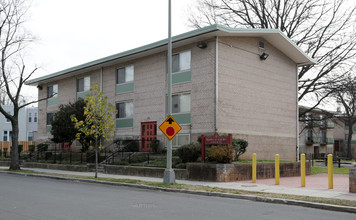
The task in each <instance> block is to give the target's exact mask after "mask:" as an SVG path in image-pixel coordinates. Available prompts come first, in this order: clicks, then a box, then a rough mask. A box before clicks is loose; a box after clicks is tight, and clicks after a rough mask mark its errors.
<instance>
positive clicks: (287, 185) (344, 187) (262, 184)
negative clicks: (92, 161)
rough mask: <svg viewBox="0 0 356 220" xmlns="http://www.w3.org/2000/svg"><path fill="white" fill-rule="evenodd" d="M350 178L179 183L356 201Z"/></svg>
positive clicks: (71, 172)
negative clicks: (331, 181)
mask: <svg viewBox="0 0 356 220" xmlns="http://www.w3.org/2000/svg"><path fill="white" fill-rule="evenodd" d="M0 169H8V167H0ZM22 169H24V170H32V171H37V172H43V173H55V174H67V175H75V176H89V177H94V172H73V171H64V170H50V169H39V168H22ZM98 176H99V177H103V178H114V179H134V180H142V181H150V182H162V181H163V179H162V178H153V177H141V176H124V175H111V174H103V173H99V174H98ZM348 178H349V177H348V175H341V174H334V189H328V176H327V174H317V175H310V176H307V177H306V187H300V177H283V178H281V179H280V185H278V186H277V185H274V179H263V180H257V183H252V182H251V181H238V182H203V181H189V180H176V183H180V184H189V185H201V186H210V187H219V188H226V189H237V190H245V191H253V192H265V193H278V194H288V195H299V196H309V197H322V198H330V199H345V200H354V201H356V193H349V192H348V191H349V179H348Z"/></svg>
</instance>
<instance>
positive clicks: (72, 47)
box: [27, 0, 195, 78]
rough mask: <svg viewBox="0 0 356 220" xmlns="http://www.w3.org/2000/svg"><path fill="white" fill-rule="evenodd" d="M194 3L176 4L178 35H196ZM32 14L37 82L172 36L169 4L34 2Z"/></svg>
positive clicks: (157, 0)
mask: <svg viewBox="0 0 356 220" xmlns="http://www.w3.org/2000/svg"><path fill="white" fill-rule="evenodd" d="M194 1H195V0H172V35H177V34H181V33H184V32H187V31H189V30H190V29H189V28H188V26H187V19H186V17H187V14H188V12H187V9H188V7H189V5H191V4H192V3H193V2H194ZM30 14H31V17H30V19H29V22H28V24H27V25H28V28H29V31H31V33H32V34H33V35H35V36H36V38H37V40H36V43H35V44H34V45H32V52H31V58H33V61H34V62H35V63H36V64H37V65H38V66H39V67H41V69H39V70H38V71H37V73H36V74H35V76H34V77H35V78H37V77H39V76H42V75H46V74H50V73H54V72H57V71H60V70H63V69H66V68H69V67H72V66H76V65H79V64H82V63H86V62H89V61H92V60H95V59H99V58H102V57H105V56H109V55H112V54H116V53H119V52H123V51H126V50H129V49H133V48H136V47H139V46H142V45H146V44H149V43H153V42H155V41H159V40H162V39H165V38H167V36H168V0H150V1H147V0H100V1H98V0H50V1H49V0H33V4H32V7H31V10H30Z"/></svg>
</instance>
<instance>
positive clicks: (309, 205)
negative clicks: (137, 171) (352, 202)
mask: <svg viewBox="0 0 356 220" xmlns="http://www.w3.org/2000/svg"><path fill="white" fill-rule="evenodd" d="M0 173H7V174H12V175H20V176H31V177H39V178H46V179H55V180H66V181H73V182H84V183H96V184H104V185H111V186H126V187H132V188H139V189H148V190H158V191H164V192H174V193H185V194H192V195H200V196H215V197H222V198H230V199H244V200H250V201H255V202H267V203H274V204H284V205H294V206H301V207H307V208H316V209H323V210H328V211H338V212H348V213H355V214H356V207H351V206H339V205H331V204H323V203H314V202H306V201H300V200H293V199H279V198H271V197H262V196H250V195H240V194H230V193H217V192H206V191H193V190H184V189H167V188H163V187H158V186H148V185H139V184H130V183H118V182H108V181H100V180H90V179H81V178H70V177H60V176H50V175H43V174H29V173H16V172H11V171H0Z"/></svg>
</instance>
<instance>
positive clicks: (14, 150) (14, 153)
mask: <svg viewBox="0 0 356 220" xmlns="http://www.w3.org/2000/svg"><path fill="white" fill-rule="evenodd" d="M11 125H12V134H11V142H12V147H11V163H10V170H19V169H20V158H19V151H18V148H19V146H18V140H19V125H18V121H17V120H14V121H11ZM9 137H10V135H9Z"/></svg>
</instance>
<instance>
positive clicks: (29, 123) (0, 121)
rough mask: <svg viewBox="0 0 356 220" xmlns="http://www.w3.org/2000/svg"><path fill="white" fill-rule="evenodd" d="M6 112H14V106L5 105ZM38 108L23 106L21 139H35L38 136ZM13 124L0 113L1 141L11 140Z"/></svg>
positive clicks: (20, 117) (20, 129) (20, 119)
mask: <svg viewBox="0 0 356 220" xmlns="http://www.w3.org/2000/svg"><path fill="white" fill-rule="evenodd" d="M2 107H3V108H4V110H5V111H6V112H9V113H10V114H12V113H13V106H11V105H3V106H2ZM37 121H38V109H37V108H34V107H27V108H22V109H20V111H19V141H35V140H36V138H37V123H38V122H37ZM11 133H12V125H11V122H10V120H8V119H7V118H5V116H4V115H3V114H1V113H0V141H11Z"/></svg>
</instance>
